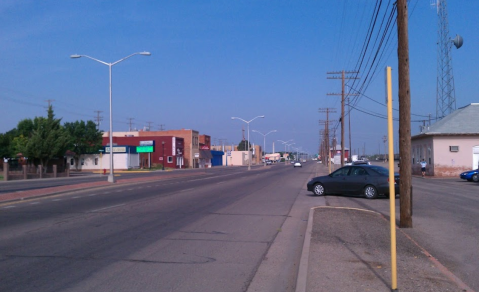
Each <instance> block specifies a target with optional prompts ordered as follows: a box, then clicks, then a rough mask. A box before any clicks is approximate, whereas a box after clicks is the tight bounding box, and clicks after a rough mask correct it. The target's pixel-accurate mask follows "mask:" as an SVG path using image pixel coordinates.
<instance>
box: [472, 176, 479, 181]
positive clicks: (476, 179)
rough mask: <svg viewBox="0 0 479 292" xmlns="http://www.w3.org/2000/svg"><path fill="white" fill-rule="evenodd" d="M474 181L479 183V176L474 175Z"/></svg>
mask: <svg viewBox="0 0 479 292" xmlns="http://www.w3.org/2000/svg"><path fill="white" fill-rule="evenodd" d="M472 181H475V182H478V181H479V176H478V175H477V174H474V175H473V176H472Z"/></svg>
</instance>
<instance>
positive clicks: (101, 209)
mask: <svg viewBox="0 0 479 292" xmlns="http://www.w3.org/2000/svg"><path fill="white" fill-rule="evenodd" d="M124 205H125V204H119V205H113V206H109V207H105V208H100V209H96V210H91V211H89V212H98V211H103V210H108V209H111V208H116V207H120V206H124Z"/></svg>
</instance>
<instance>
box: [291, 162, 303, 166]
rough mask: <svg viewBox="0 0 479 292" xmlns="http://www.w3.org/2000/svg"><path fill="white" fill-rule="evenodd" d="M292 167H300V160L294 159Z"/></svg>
mask: <svg viewBox="0 0 479 292" xmlns="http://www.w3.org/2000/svg"><path fill="white" fill-rule="evenodd" d="M293 166H294V167H302V165H301V162H299V161H295V162H294V164H293Z"/></svg>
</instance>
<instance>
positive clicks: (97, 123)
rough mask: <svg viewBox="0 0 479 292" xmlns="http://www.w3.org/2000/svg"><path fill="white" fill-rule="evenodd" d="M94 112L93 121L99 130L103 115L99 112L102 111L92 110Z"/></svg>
mask: <svg viewBox="0 0 479 292" xmlns="http://www.w3.org/2000/svg"><path fill="white" fill-rule="evenodd" d="M94 112H95V113H96V117H95V121H96V128H97V129H98V130H100V122H101V121H103V117H101V116H100V113H101V112H103V111H94Z"/></svg>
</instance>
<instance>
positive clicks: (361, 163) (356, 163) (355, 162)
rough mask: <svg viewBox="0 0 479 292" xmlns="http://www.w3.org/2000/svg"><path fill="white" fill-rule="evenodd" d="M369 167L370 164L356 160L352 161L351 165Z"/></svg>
mask: <svg viewBox="0 0 479 292" xmlns="http://www.w3.org/2000/svg"><path fill="white" fill-rule="evenodd" d="M365 164H366V165H371V162H369V161H366V160H356V161H353V163H352V165H365Z"/></svg>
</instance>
